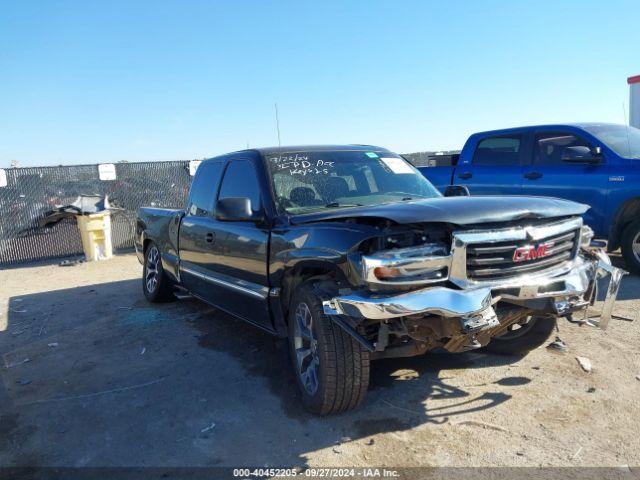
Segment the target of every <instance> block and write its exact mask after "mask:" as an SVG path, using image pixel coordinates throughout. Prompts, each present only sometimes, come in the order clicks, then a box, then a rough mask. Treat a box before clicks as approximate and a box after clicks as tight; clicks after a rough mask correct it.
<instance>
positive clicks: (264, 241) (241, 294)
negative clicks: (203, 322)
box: [180, 159, 273, 330]
mask: <svg viewBox="0 0 640 480" xmlns="http://www.w3.org/2000/svg"><path fill="white" fill-rule="evenodd" d="M230 197H248V198H250V199H251V204H252V208H253V209H254V210H255V211H258V210H261V209H262V192H261V189H260V184H259V182H258V176H257V173H256V170H255V167H254V166H253V164H252V163H251V161H250V160H245V159H233V160H230V161H229V162H228V164H227V165H226V168H225V171H224V175H223V178H222V181H221V183H220V188H219V192H218V194H217V196H215V194H214V195H212V198H216V201H217V200H218V199H222V198H230ZM214 205H215V204H214ZM198 234H199V236H200V237H201V238H199V239H195V238H194V239H192V241H191V242H190V244H189V246H188V247H185V246H184V244H183V245H182V246H181V250H180V251H181V255H185V250H184V249H185V248H190V249H193V251H192V252H189V253H188V254H187V256H185V257H183V258H189V260H190V261H189V263H187V262H186V261H185V262H183V271H184V272H185V273H187V274H191V275H192V276H197V277H199V278H198V280H197V282H195V283H197V285H198V286H197V290H195V291H194V293H195V294H196V295H197V296H199V297H201V298H202V299H204V300H206V301H208V302H210V303H212V304H213V305H215V306H217V307H219V308H220V309H222V310H225V311H228V312H230V313H232V314H234V315H237V316H239V317H242V318H244V319H245V320H247V321H249V322H251V323H254V324H257V325H259V326H262V327H264V328H267V329H269V330H272V328H273V327H272V325H271V320H270V316H269V310H268V294H269V286H268V281H267V278H268V277H267V254H268V245H269V229H268V228H267V226H266V225H261V224H259V223H257V222H251V221H220V220H216V218H215V212H212V214H211V215H209V216H208V217H207V220H206V228H204V229H202V231H200V232H198ZM186 269H191V270H193V272H188V271H187V270H186Z"/></svg>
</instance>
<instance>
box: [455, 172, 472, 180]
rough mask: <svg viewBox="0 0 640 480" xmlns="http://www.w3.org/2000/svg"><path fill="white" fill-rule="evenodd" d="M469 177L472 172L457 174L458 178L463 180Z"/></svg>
mask: <svg viewBox="0 0 640 480" xmlns="http://www.w3.org/2000/svg"><path fill="white" fill-rule="evenodd" d="M471 177H473V174H472V173H471V172H462V173H459V174H458V178H461V179H463V180H467V179H469V178H471Z"/></svg>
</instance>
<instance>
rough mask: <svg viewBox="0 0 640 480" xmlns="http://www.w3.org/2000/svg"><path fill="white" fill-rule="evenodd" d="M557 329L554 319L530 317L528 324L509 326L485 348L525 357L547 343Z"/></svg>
mask: <svg viewBox="0 0 640 480" xmlns="http://www.w3.org/2000/svg"><path fill="white" fill-rule="evenodd" d="M555 327H556V321H555V319H554V318H549V317H529V318H528V319H527V322H526V323H522V324H517V323H514V324H513V325H509V328H508V330H507V331H506V332H505V333H503V334H502V335H499V336H496V337H492V338H491V341H490V342H489V344H488V345H487V346H485V347H484V348H485V350H488V351H489V352H493V353H499V354H502V355H524V354H526V353H528V352H529V351H531V350H533V349H534V348H538V347H539V346H540V345H542V344H543V343H544V342H546V341H547V339H548V338H549V337H550V336H551V333H553V330H554V329H555Z"/></svg>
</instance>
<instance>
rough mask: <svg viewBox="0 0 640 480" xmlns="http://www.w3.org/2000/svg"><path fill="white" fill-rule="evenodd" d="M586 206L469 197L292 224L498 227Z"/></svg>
mask: <svg viewBox="0 0 640 480" xmlns="http://www.w3.org/2000/svg"><path fill="white" fill-rule="evenodd" d="M588 209H589V206H588V205H584V204H582V203H576V202H571V201H569V200H562V199H559V198H550V197H525V196H509V195H504V196H486V197H485V196H472V197H437V198H429V199H425V200H419V201H410V202H398V203H389V204H385V205H374V206H369V207H354V208H343V209H334V210H327V211H320V212H313V213H307V214H303V215H295V216H293V217H292V218H291V222H292V223H294V224H296V223H307V222H319V221H326V220H340V219H344V218H354V217H358V218H360V217H371V218H385V219H388V220H392V221H394V222H397V223H400V224H403V223H419V222H445V223H453V224H456V225H472V224H476V223H494V222H496V223H498V222H508V221H513V220H522V219H539V218H554V217H565V216H571V215H582V214H583V213H584V212H586V211H587V210H588Z"/></svg>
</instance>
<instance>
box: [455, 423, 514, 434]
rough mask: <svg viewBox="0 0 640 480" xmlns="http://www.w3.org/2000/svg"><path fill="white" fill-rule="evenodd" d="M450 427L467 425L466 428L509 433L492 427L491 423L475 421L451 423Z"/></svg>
mask: <svg viewBox="0 0 640 480" xmlns="http://www.w3.org/2000/svg"><path fill="white" fill-rule="evenodd" d="M452 425H468V426H471V427H480V428H485V429H489V430H496V431H498V432H508V431H509V430H507V429H506V428H504V427H501V426H500V425H494V424H492V423H486V422H479V421H477V420H463V421H462V422H458V423H452Z"/></svg>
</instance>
